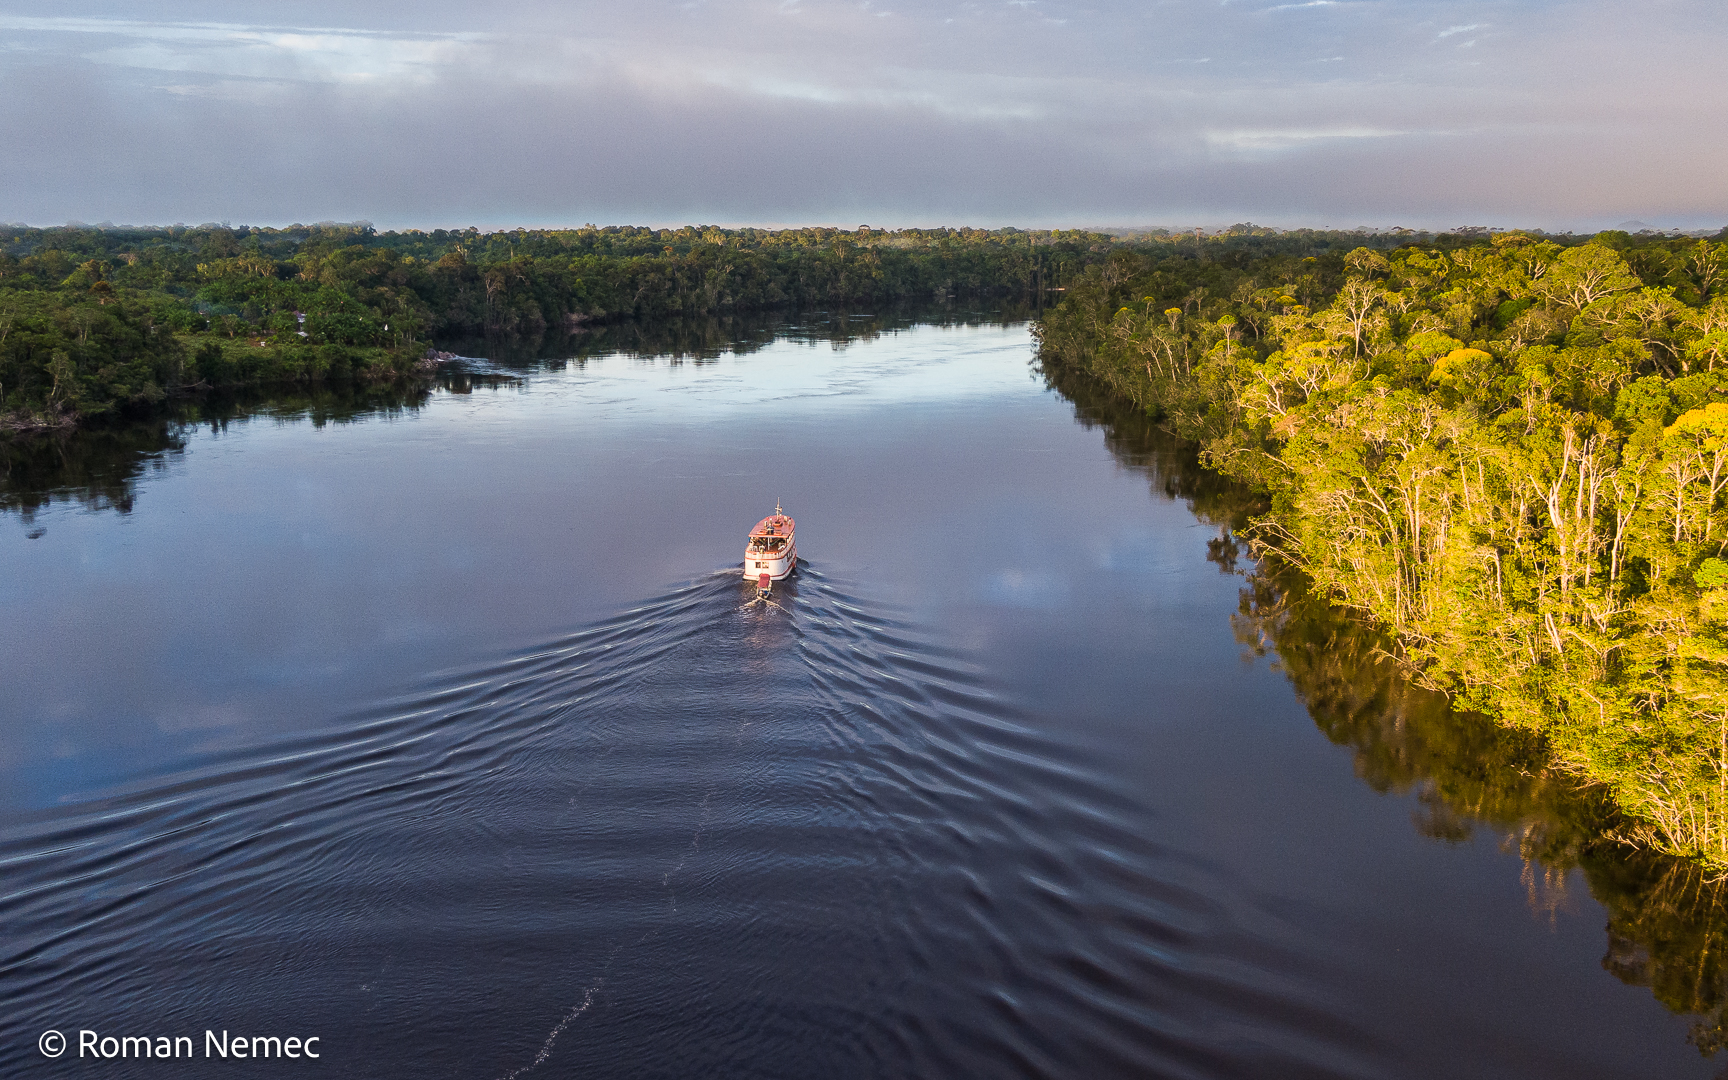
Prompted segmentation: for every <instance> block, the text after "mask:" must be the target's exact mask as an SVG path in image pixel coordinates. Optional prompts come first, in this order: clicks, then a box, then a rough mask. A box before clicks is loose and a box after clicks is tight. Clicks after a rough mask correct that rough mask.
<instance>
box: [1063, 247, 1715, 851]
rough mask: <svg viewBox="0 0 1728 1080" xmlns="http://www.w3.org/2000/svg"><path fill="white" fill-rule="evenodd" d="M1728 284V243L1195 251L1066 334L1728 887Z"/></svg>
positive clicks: (1493, 702)
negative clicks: (1726, 879) (1726, 876)
mask: <svg viewBox="0 0 1728 1080" xmlns="http://www.w3.org/2000/svg"><path fill="white" fill-rule="evenodd" d="M1725 285H1728V230H1725V231H1724V233H1722V234H1718V235H1717V236H1715V237H1711V238H1696V237H1674V236H1664V235H1658V234H1642V235H1639V236H1629V235H1627V234H1625V233H1618V232H1606V233H1599V234H1596V235H1595V236H1593V237H1572V236H1562V237H1555V236H1547V235H1542V234H1533V233H1526V232H1503V233H1494V234H1490V235H1474V236H1447V237H1433V238H1426V239H1423V238H1418V239H1414V240H1412V241H1411V242H1408V243H1402V244H1399V245H1398V246H1396V247H1391V248H1386V247H1380V248H1373V247H1369V246H1367V245H1364V246H1361V247H1358V248H1355V249H1352V250H1349V251H1336V250H1334V251H1328V252H1323V253H1318V254H1312V255H1305V256H1304V255H1300V254H1299V253H1293V252H1276V251H1274V252H1269V253H1264V254H1259V253H1254V252H1250V251H1229V250H1226V249H1222V248H1220V249H1218V250H1216V251H1208V250H1206V249H1205V245H1200V244H1194V245H1192V249H1191V250H1189V251H1188V252H1186V253H1185V254H1184V253H1181V252H1179V251H1177V250H1174V249H1172V250H1171V251H1169V252H1166V253H1147V252H1141V251H1135V250H1117V251H1113V252H1111V253H1110V254H1109V255H1108V257H1107V258H1106V259H1105V260H1104V261H1103V262H1102V263H1100V264H1099V265H1096V266H1092V267H1088V268H1087V269H1086V270H1085V271H1084V272H1083V273H1082V274H1081V275H1080V276H1079V277H1078V278H1077V279H1076V280H1074V281H1073V282H1071V283H1070V285H1069V287H1068V289H1067V293H1066V299H1065V300H1064V301H1063V303H1062V304H1061V305H1060V306H1058V307H1056V308H1055V309H1053V310H1051V311H1050V312H1048V313H1047V314H1046V316H1045V317H1044V319H1043V320H1042V321H1041V323H1040V324H1039V326H1038V328H1037V332H1038V335H1039V339H1040V357H1041V362H1042V363H1043V365H1044V366H1045V367H1046V369H1047V370H1051V371H1065V370H1066V371H1075V372H1081V373H1084V374H1086V375H1087V376H1089V377H1092V378H1095V379H1097V380H1098V381H1099V382H1100V383H1101V384H1102V385H1104V386H1105V387H1107V388H1108V390H1109V392H1110V393H1111V394H1113V395H1115V396H1117V397H1119V398H1120V399H1122V400H1124V401H1126V402H1131V403H1132V404H1133V406H1134V407H1135V408H1137V409H1138V410H1141V411H1142V412H1144V414H1145V415H1147V416H1148V417H1149V418H1150V420H1152V421H1155V422H1156V423H1158V424H1160V425H1162V426H1163V427H1164V428H1166V429H1167V430H1169V431H1170V432H1172V433H1174V434H1176V435H1178V436H1180V437H1182V438H1185V439H1189V440H1192V441H1194V442H1195V443H1197V444H1198V445H1199V446H1200V448H1201V454H1202V460H1204V461H1205V463H1206V464H1207V465H1208V466H1209V467H1211V468H1212V469H1215V470H1217V471H1218V472H1219V473H1221V474H1223V475H1224V476H1227V477H1230V478H1233V479H1236V480H1238V481H1240V482H1242V483H1244V484H1245V485H1246V486H1247V488H1248V489H1249V490H1252V491H1254V492H1256V493H1257V494H1258V496H1259V497H1260V498H1262V499H1263V500H1264V502H1263V505H1262V506H1261V508H1260V509H1259V511H1258V512H1256V513H1254V514H1253V515H1251V517H1250V519H1248V520H1246V522H1245V524H1244V525H1243V526H1242V527H1241V529H1240V530H1239V534H1240V535H1239V536H1235V535H1232V536H1229V537H1227V540H1228V542H1230V543H1235V542H1236V540H1237V539H1241V540H1243V541H1245V542H1247V543H1248V544H1249V545H1250V546H1251V548H1252V549H1253V550H1254V551H1255V552H1256V553H1257V554H1259V555H1261V556H1264V557H1266V558H1267V559H1268V560H1270V561H1271V562H1273V563H1276V564H1279V565H1285V566H1289V567H1293V568H1296V569H1298V570H1300V571H1302V572H1303V573H1304V574H1305V575H1306V579H1307V580H1308V581H1310V582H1311V583H1312V584H1311V588H1312V589H1313V590H1314V591H1315V593H1316V595H1318V596H1322V597H1324V598H1326V599H1327V600H1329V601H1331V602H1333V603H1338V604H1342V605H1345V606H1347V607H1349V608H1352V609H1354V610H1357V611H1359V612H1361V613H1363V614H1364V615H1365V616H1366V617H1368V618H1369V619H1371V620H1372V621H1373V622H1374V623H1375V624H1377V625H1379V626H1382V627H1384V628H1385V629H1386V630H1387V632H1388V634H1389V637H1388V639H1387V644H1386V646H1385V647H1384V649H1382V650H1381V655H1382V656H1383V657H1385V658H1388V659H1390V660H1392V661H1395V663H1396V666H1398V667H1399V668H1401V669H1402V670H1406V671H1409V672H1412V673H1413V674H1414V675H1415V677H1416V678H1417V679H1418V680H1419V681H1420V682H1421V683H1422V684H1424V685H1426V686H1428V687H1431V688H1434V689H1439V690H1444V691H1446V692H1447V693H1448V694H1450V695H1451V698H1452V700H1453V701H1454V702H1456V703H1457V704H1458V705H1460V706H1463V707H1466V708H1470V709H1474V710H1478V711H1480V712H1481V713H1483V714H1485V715H1487V716H1489V717H1491V718H1493V719H1494V720H1495V721H1497V722H1499V723H1500V724H1502V725H1505V726H1507V727H1509V728H1512V729H1516V730H1519V731H1522V732H1525V733H1527V734H1529V735H1530V736H1532V737H1534V738H1537V739H1538V740H1540V745H1541V747H1542V751H1543V754H1544V755H1546V757H1545V760H1547V761H1549V762H1551V763H1552V765H1553V767H1554V768H1557V769H1560V770H1562V771H1564V772H1565V773H1566V774H1567V775H1569V776H1571V777H1572V778H1573V780H1574V781H1575V782H1577V783H1580V784H1582V785H1584V786H1585V787H1587V788H1588V789H1590V790H1593V791H1598V792H1599V793H1600V794H1601V796H1602V797H1603V798H1604V799H1606V800H1607V801H1608V803H1609V804H1610V805H1611V807H1612V808H1613V811H1614V817H1613V822H1614V824H1612V825H1611V826H1608V827H1607V829H1608V831H1607V834H1606V835H1607V837H1608V839H1610V840H1613V841H1620V842H1625V843H1627V844H1631V845H1634V846H1637V847H1641V848H1645V849H1649V850H1655V851H1659V852H1664V853H1668V854H1672V855H1678V856H1682V857H1685V858H1687V859H1691V860H1693V861H1695V862H1696V863H1697V864H1698V865H1700V866H1701V867H1703V868H1704V870H1705V871H1706V872H1707V873H1709V874H1721V873H1722V872H1724V871H1728V559H1725V558H1724V555H1725V554H1728V551H1725V548H1728V294H1725V290H1724V286H1725ZM1718 369H1723V370H1718ZM1262 621H1263V622H1270V621H1276V618H1275V617H1262Z"/></svg>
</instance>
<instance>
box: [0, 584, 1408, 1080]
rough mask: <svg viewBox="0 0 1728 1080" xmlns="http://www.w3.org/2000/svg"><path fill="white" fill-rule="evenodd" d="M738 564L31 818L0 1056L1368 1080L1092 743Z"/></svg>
mask: <svg viewBox="0 0 1728 1080" xmlns="http://www.w3.org/2000/svg"><path fill="white" fill-rule="evenodd" d="M751 588H752V585H751V583H749V582H747V581H741V580H740V577H739V575H738V572H737V570H736V569H735V568H733V569H728V570H725V571H717V572H716V573H714V574H713V575H710V576H708V577H704V578H702V579H700V580H696V581H693V582H690V583H688V584H686V585H684V586H682V587H679V588H677V589H674V590H672V591H670V592H667V593H665V594H664V595H661V596H658V597H655V598H653V599H651V600H648V601H645V602H644V603H642V604H640V605H638V606H637V607H634V608H632V609H630V610H628V611H624V612H620V613H619V614H618V615H617V616H615V617H613V618H610V619H607V620H604V621H602V622H599V623H596V624H594V625H592V626H588V627H585V628H583V629H581V630H579V631H577V632H575V633H572V634H569V635H566V636H563V637H560V638H558V639H556V640H553V641H549V642H546V643H544V644H542V645H541V646H539V647H536V648H532V649H528V650H525V651H521V652H518V653H515V654H512V655H509V656H504V657H500V658H498V659H496V660H495V661H493V662H490V663H484V664H480V665H477V666H476V667H474V668H472V669H468V670H461V671H451V672H445V673H442V674H438V675H434V676H431V677H429V678H428V679H427V680H426V681H425V682H424V684H423V685H422V686H420V687H418V688H416V689H415V690H414V691H413V692H411V693H409V694H407V695H405V696H403V697H401V698H399V699H397V700H393V701H388V702H384V703H380V704H378V705H375V706H373V707H370V708H366V709H363V710H359V711H357V712H355V713H354V714H353V715H351V716H349V717H347V718H345V719H344V720H343V721H342V722H341V723H339V724H336V725H334V726H332V727H330V728H329V729H327V730H324V731H322V732H319V733H316V734H311V735H303V736H298V737H295V738H293V739H285V740H283V741H281V742H278V743H275V744H273V745H270V746H266V747H262V748H257V749H254V750H252V751H249V752H246V753H237V754H233V755H230V756H226V757H222V758H220V759H211V760H207V761H203V762H201V763H199V764H198V765H197V766H196V767H192V768H188V769H186V770H185V771H184V772H182V773H180V774H178V775H175V776H173V777H168V778H163V779H160V780H158V781H157V782H154V783H152V784H150V785H148V786H146V787H140V788H139V789H138V790H133V791H126V792H118V793H113V794H110V795H107V796H105V797H101V798H92V799H89V800H86V801H84V802H81V803H79V804H77V805H76V806H71V807H67V808H64V809H62V810H60V811H57V812H54V813H48V814H39V815H37V816H36V817H34V818H30V819H25V820H21V821H14V822H13V823H12V824H11V825H10V826H8V828H7V831H6V832H5V834H4V836H3V837H0V874H3V878H0V880H3V881H4V885H3V887H0V888H3V891H0V926H4V927H5V928H6V929H5V935H4V938H3V941H4V945H3V952H0V992H3V993H4V995H5V999H6V1000H7V1001H8V1002H9V1004H10V1006H11V1007H10V1009H9V1015H8V1017H7V1018H6V1019H5V1020H4V1021H0V1026H3V1029H4V1030H3V1031H0V1036H3V1037H0V1071H5V1072H13V1071H16V1070H18V1069H20V1068H22V1063H23V1060H24V1058H25V1057H27V1056H30V1054H33V1053H34V1051H33V1050H30V1049H29V1048H32V1047H33V1046H34V1043H33V1041H32V1040H33V1038H34V1034H35V1033H36V1032H38V1031H40V1030H42V1029H43V1028H46V1027H54V1026H56V1025H58V1026H61V1027H69V1026H70V1027H76V1026H77V1025H79V1024H82V1025H83V1026H86V1027H91V1028H96V1027H99V1026H101V1025H104V1024H106V1025H107V1026H109V1027H112V1028H114V1029H115V1030H116V1031H118V1029H119V1028H120V1027H122V1026H124V1027H126V1028H128V1029H129V1032H128V1033H143V1032H144V1031H146V1030H148V1031H151V1032H166V1033H190V1032H197V1031H201V1030H203V1029H205V1028H212V1027H214V1028H217V1029H224V1028H225V1029H228V1030H231V1031H241V1030H244V1031H247V1032H249V1033H257V1034H302V1035H317V1036H319V1037H320V1038H321V1039H322V1040H323V1041H322V1044H321V1045H322V1046H323V1047H324V1048H325V1059H326V1061H328V1062H334V1063H337V1064H335V1066H334V1068H335V1071H337V1072H341V1073H344V1074H346V1073H348V1072H354V1071H367V1070H370V1069H374V1068H377V1069H382V1071H384V1072H389V1073H395V1074H413V1075H424V1076H474V1075H490V1076H495V1077H503V1078H505V1080H511V1078H515V1077H519V1076H522V1075H525V1074H528V1073H530V1072H532V1071H533V1070H536V1069H539V1068H541V1067H552V1066H555V1067H556V1069H557V1071H558V1072H559V1073H560V1074H573V1073H583V1074H593V1075H629V1076H638V1075H692V1074H698V1073H700V1074H732V1073H746V1072H748V1073H751V1074H757V1073H763V1072H770V1073H773V1074H776V1075H788V1076H809V1075H821V1074H824V1073H830V1074H832V1073H836V1072H838V1073H839V1074H844V1075H894V1076H908V1075H959V1074H989V1075H996V1074H1003V1073H1036V1074H1056V1073H1064V1074H1066V1073H1079V1072H1081V1071H1088V1072H1097V1071H1099V1070H1103V1071H1106V1072H1112V1073H1118V1072H1132V1073H1134V1074H1136V1075H1169V1076H1186V1075H1274V1074H1278V1075H1320V1074H1324V1075H1331V1076H1338V1075H1346V1076H1347V1075H1371V1074H1373V1073H1374V1072H1375V1069H1374V1068H1373V1067H1372V1066H1373V1057H1374V1052H1373V1051H1374V1044H1373V1042H1372V1040H1371V1039H1370V1038H1368V1037H1367V1036H1365V1035H1364V1033H1363V1032H1361V1031H1360V1030H1358V1029H1357V1028H1356V1027H1354V1026H1353V1025H1352V1024H1351V1023H1350V1022H1349V1021H1348V1019H1346V1018H1344V1017H1343V1016H1342V1015H1340V1013H1339V1010H1336V1009H1331V1008H1328V1007H1327V1006H1326V1005H1325V1003H1324V1002H1323V1001H1319V1000H1317V999H1316V991H1315V990H1314V989H1313V987H1315V986H1321V985H1325V984H1326V980H1327V978H1328V975H1327V974H1326V971H1325V969H1326V963H1325V961H1324V959H1323V958H1320V957H1315V956H1313V955H1307V954H1305V953H1304V951H1303V949H1302V948H1300V947H1299V946H1296V945H1291V944H1290V943H1289V938H1290V936H1291V935H1290V934H1289V933H1288V928H1287V927H1285V926H1284V925H1283V924H1282V923H1281V922H1280V921H1279V920H1278V919H1277V917H1276V916H1275V915H1273V914H1271V913H1269V910H1268V908H1267V906H1266V905H1263V904H1259V903H1257V902H1256V901H1255V900H1254V899H1253V898H1254V897H1255V895H1256V893H1255V890H1254V889H1253V888H1252V887H1250V886H1248V885H1247V884H1245V883H1243V882H1240V881H1230V880H1226V879H1225V876H1224V874H1223V873H1222V872H1221V871H1220V870H1218V869H1217V868H1216V867H1214V866H1212V865H1210V864H1209V863H1207V862H1206V861H1205V860H1203V859H1201V858H1198V857H1196V856H1194V855H1192V854H1188V853H1185V852H1183V851H1181V850H1180V849H1178V848H1176V847H1173V846H1170V845H1166V844H1162V843H1160V842H1159V840H1158V839H1157V836H1158V824H1157V821H1156V817H1155V815H1154V814H1153V813H1152V812H1151V811H1149V810H1148V809H1147V808H1146V807H1145V806H1143V805H1142V804H1141V802H1140V801H1139V800H1138V799H1137V798H1136V797H1135V796H1134V794H1133V793H1131V792H1127V791H1124V790H1121V789H1120V788H1118V787H1116V786H1113V782H1112V781H1111V780H1109V779H1107V776H1108V775H1109V773H1108V772H1107V770H1104V769H1102V768H1100V767H1098V763H1097V762H1096V761H1095V760H1093V758H1092V756H1091V754H1092V751H1090V750H1088V749H1087V748H1086V747H1084V746H1082V745H1079V744H1077V743H1075V742H1072V741H1069V740H1067V739H1066V738H1065V737H1064V736H1063V735H1062V734H1060V729H1059V727H1058V728H1056V729H1055V730H1056V731H1057V733H1056V734H1052V725H1051V724H1050V723H1049V722H1048V720H1047V719H1044V718H1038V717H1032V716H1028V715H1026V714H1025V713H1024V712H1023V711H1022V710H1020V709H1018V708H1017V707H1016V706H1015V705H1014V704H1013V703H1012V702H1009V701H1007V700H1004V697H1003V695H1002V694H1001V693H1000V692H999V691H998V690H997V689H995V688H994V686H993V684H992V682H991V680H990V678H989V677H988V675H987V673H985V672H984V671H982V670H980V669H979V668H978V667H977V665H976V664H975V663H973V662H972V661H971V660H970V659H969V658H968V657H967V656H966V655H965V654H963V653H961V652H959V651H956V650H954V649H951V648H949V647H947V646H945V645H944V644H942V643H941V642H938V641H935V640H932V639H931V637H930V636H929V635H927V634H925V633H924V632H923V631H921V630H920V628H919V627H918V626H916V625H914V624H913V623H912V622H911V621H910V620H908V619H907V618H906V617H905V615H904V614H903V613H900V612H896V611H893V610H891V609H888V608H885V607H883V606H882V605H879V604H876V603H873V602H871V601H867V600H865V599H862V598H861V597H860V595H859V593H858V591H857V590H855V589H853V588H852V587H850V586H849V585H848V584H847V583H845V582H842V581H837V580H833V579H830V578H828V577H826V576H824V575H823V574H822V573H821V572H819V571H818V570H816V569H814V568H812V567H809V566H804V567H801V568H800V570H799V573H798V574H797V575H795V576H794V577H792V578H789V579H787V580H786V581H785V582H783V583H781V584H780V585H778V586H777V587H776V589H775V593H774V596H775V599H776V602H777V603H776V606H777V607H778V608H779V611H776V612H773V613H770V612H768V611H766V610H764V609H763V608H761V607H754V608H752V607H750V606H749V605H745V606H744V607H743V608H741V607H740V603H741V600H742V599H744V597H745V596H746V595H747V593H748V592H749V590H750V589H751ZM290 1028H293V1029H295V1030H293V1031H290V1030H289V1029H290ZM27 1050H28V1053H27ZM386 1065H387V1067H385V1066H386ZM179 1066H180V1067H183V1068H182V1070H181V1074H183V1075H201V1074H202V1072H203V1071H209V1072H211V1073H212V1074H214V1073H215V1072H216V1071H219V1069H218V1068H217V1066H214V1065H211V1064H210V1063H209V1062H206V1061H204V1060H202V1059H199V1060H196V1061H192V1062H181V1063H179ZM330 1067H331V1066H328V1065H327V1066H326V1068H327V1069H328V1068H330ZM160 1069H161V1065H160V1063H151V1062H149V1061H120V1060H117V1061H113V1062H109V1063H107V1065H106V1066H105V1070H106V1071H107V1072H108V1073H110V1074H112V1075H139V1076H145V1075H149V1076H157V1075H160ZM129 1070H130V1071H129Z"/></svg>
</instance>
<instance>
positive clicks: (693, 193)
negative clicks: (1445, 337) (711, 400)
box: [0, 0, 1728, 229]
mask: <svg viewBox="0 0 1728 1080" xmlns="http://www.w3.org/2000/svg"><path fill="white" fill-rule="evenodd" d="M258 16H267V17H268V18H269V20H270V21H269V22H268V23H265V22H258V21H255V20H256V17H258ZM0 44H3V46H4V47H3V48H0V140H3V142H0V145H4V146H5V148H6V153H5V155H4V157H0V220H21V221H28V222H31V223H33V224H51V223H59V222H63V221H66V220H68V219H79V220H85V221H97V220H111V221H117V222H134V223H166V222H173V221H185V222H194V223H195V222H200V221H209V220H222V219H226V220H231V221H234V222H248V223H261V224H262V223H275V224H285V223H288V222H291V221H314V220H319V219H336V220H347V219H353V218H359V217H364V218H368V219H371V220H373V221H375V222H378V223H379V224H380V225H388V226H420V227H433V226H440V225H446V226H461V225H468V224H478V225H481V226H500V225H515V224H524V225H545V224H580V223H582V222H585V221H593V222H599V223H610V222H638V223H654V224H661V223H678V222H686V221H692V222H694V221H702V222H714V223H803V222H827V223H834V224H846V225H855V224H859V223H870V224H873V225H902V224H923V223H951V224H952V223H973V224H1021V225H1051V224H1063V225H1071V224H1124V225H1126V224H1145V223H1186V222H1220V223H1227V222H1230V221H1238V220H1244V219H1251V220H1254V221H1259V222H1263V223H1272V224H1284V225H1295V224H1335V225H1344V226H1352V225H1358V224H1366V225H1375V226H1391V225H1407V226H1412V227H1424V226H1426V227H1449V226H1455V225H1464V224H1485V225H1526V226H1538V227H1546V228H1556V229H1565V228H1575V229H1588V228H1596V227H1602V226H1608V225H1613V224H1616V223H1618V222H1620V221H1623V220H1625V219H1628V218H1637V219H1641V220H1643V221H1646V222H1650V223H1652V224H1654V225H1658V226H1662V227H1684V228H1693V227H1704V226H1719V225H1722V224H1724V223H1728V183H1725V178H1728V137H1725V136H1728V122H1725V121H1724V117H1725V116H1728V78H1724V77H1723V75H1722V65H1723V61H1722V56H1723V55H1724V51H1725V50H1724V46H1728V4H1724V3H1723V2H1722V0H1641V2H1638V3H1629V2H1626V0H1614V2H1607V0H1585V2H1576V3H1561V2H1548V0H1294V2H1277V0H1272V2H1268V0H1151V2H1145V0H1142V2H1129V0H985V2H948V0H930V2H901V0H856V2H833V0H698V2H692V3H669V2H662V0H632V2H623V0H577V2H574V3H557V4H554V3H549V2H540V3H535V2H529V0H501V2H493V3H488V4H471V3H463V4H457V3H450V2H447V0H427V2H424V3H390V2H385V3H372V4H368V5H364V6H356V5H353V4H349V3H341V4H338V3H328V2H319V0H288V2H284V3H276V4H271V5H268V6H266V5H242V4H236V3H225V4H216V3H198V2H185V3H161V4H153V5H138V4H127V5H121V4H117V3H112V2H108V3H102V2H79V0H73V2H72V3H56V4H53V5H50V4H46V3H37V4H28V5H22V6H20V5H11V6H0Z"/></svg>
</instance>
